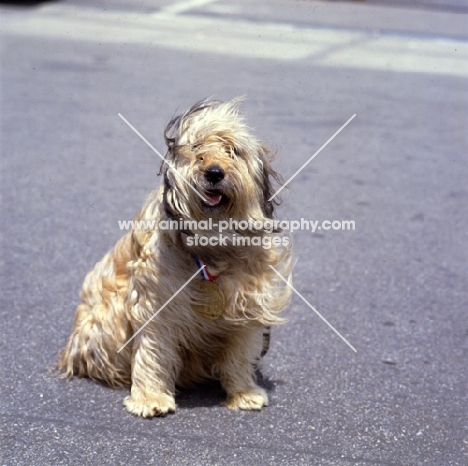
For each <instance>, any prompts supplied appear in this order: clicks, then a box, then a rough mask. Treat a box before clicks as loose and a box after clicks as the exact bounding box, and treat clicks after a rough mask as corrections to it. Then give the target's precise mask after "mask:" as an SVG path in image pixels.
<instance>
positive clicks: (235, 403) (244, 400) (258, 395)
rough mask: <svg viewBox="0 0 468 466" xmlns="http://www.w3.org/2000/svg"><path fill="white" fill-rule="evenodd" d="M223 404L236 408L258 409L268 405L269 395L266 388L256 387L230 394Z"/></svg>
mask: <svg viewBox="0 0 468 466" xmlns="http://www.w3.org/2000/svg"><path fill="white" fill-rule="evenodd" d="M222 405H223V406H226V408H229V409H234V410H235V409H246V410H249V411H258V410H260V409H262V408H263V407H264V406H268V396H267V394H266V392H265V390H263V389H262V388H260V387H255V388H251V389H249V390H246V391H242V392H236V393H230V394H228V397H227V400H226V401H224V402H223V403H222Z"/></svg>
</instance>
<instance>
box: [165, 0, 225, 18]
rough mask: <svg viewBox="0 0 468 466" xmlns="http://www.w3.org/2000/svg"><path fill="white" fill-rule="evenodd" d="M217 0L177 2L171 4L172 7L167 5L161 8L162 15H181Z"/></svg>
mask: <svg viewBox="0 0 468 466" xmlns="http://www.w3.org/2000/svg"><path fill="white" fill-rule="evenodd" d="M216 1H218V0H187V1H186V2H178V3H173V4H172V5H168V6H166V7H164V8H162V10H161V11H162V12H163V13H166V14H167V13H168V14H171V15H175V14H179V13H183V12H185V11H188V10H192V9H193V8H197V7H201V6H205V5H208V4H209V3H214V2H216Z"/></svg>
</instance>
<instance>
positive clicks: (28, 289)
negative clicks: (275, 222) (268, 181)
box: [0, 0, 468, 466]
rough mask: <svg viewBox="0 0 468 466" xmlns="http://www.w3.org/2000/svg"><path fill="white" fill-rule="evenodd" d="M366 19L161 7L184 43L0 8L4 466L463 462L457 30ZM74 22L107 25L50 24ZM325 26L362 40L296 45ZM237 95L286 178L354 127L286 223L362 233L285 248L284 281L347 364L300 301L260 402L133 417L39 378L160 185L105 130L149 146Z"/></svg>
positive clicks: (466, 455) (91, 387)
mask: <svg viewBox="0 0 468 466" xmlns="http://www.w3.org/2000/svg"><path fill="white" fill-rule="evenodd" d="M381 3H382V2H367V3H363V2H351V3H341V2H330V3H325V2H312V1H310V2H294V1H290V2H286V1H279V0H272V1H267V0H259V1H258V2H256V4H255V7H253V6H248V5H249V4H248V2H247V1H242V0H222V1H220V2H215V3H209V4H205V5H199V6H198V7H194V8H188V9H185V10H183V11H180V12H178V13H177V17H178V18H182V20H185V19H187V20H190V21H191V23H190V24H193V25H195V26H193V27H194V28H195V29H194V31H193V34H192V33H190V29H187V28H188V26H187V27H185V26H181V25H178V23H177V24H176V23H174V24H175V26H174V27H172V26H171V27H170V28H169V29H167V30H165V32H164V31H163V32H161V31H162V30H163V29H164V27H166V26H164V24H169V23H163V22H162V21H164V18H163V19H158V17H155V19H154V21H155V23H154V28H150V29H149V30H147V29H146V23H138V21H142V22H144V21H147V19H146V18H147V17H148V15H151V14H152V13H157V12H158V11H159V7H164V6H166V7H167V6H168V5H169V2H153V3H152V4H150V2H132V1H131V0H127V2H114V3H112V7H110V6H109V5H110V2H106V1H102V2H95V3H91V2H77V1H76V2H73V1H69V2H56V3H51V4H44V5H42V6H40V7H35V8H32V9H23V8H18V7H7V6H2V7H1V10H0V12H1V14H2V20H1V21H2V28H1V30H2V33H1V44H2V58H1V61H2V63H1V65H2V66H1V99H2V102H1V109H2V111H1V114H0V118H1V125H2V126H1V149H2V161H1V172H0V177H1V178H0V180H1V196H2V198H1V209H2V210H1V216H0V220H1V235H2V236H1V241H2V243H1V248H2V249H1V256H0V261H1V262H0V264H1V273H2V292H1V294H0V303H1V304H0V312H1V322H2V324H1V336H2V337H1V353H0V354H1V400H2V403H1V415H2V440H1V448H2V450H1V465H4V466H12V465H83V464H86V465H127V464H158V465H163V464H164V465H181V464H188V465H256V464H258V465H324V466H325V465H327V466H328V465H340V466H341V465H386V466H390V465H392V466H396V465H398V466H414V465H431V466H447V465H450V466H452V465H460V466H461V465H466V464H468V397H467V387H468V374H467V357H468V319H467V308H468V276H467V270H468V260H467V259H468V247H467V246H468V157H467V142H468V141H467V123H468V121H467V100H468V99H467V80H466V76H467V75H468V71H467V65H466V60H465V57H466V42H467V16H466V14H464V13H463V12H461V11H460V10H457V11H458V12H454V10H453V8H452V9H445V10H444V9H443V8H442V9H437V10H436V9H431V8H424V7H423V6H421V7H420V8H416V6H415V5H410V6H408V5H406V6H402V7H401V8H391V7H389V6H388V4H387V5H382V4H381ZM426 3H432V4H435V3H436V2H434V1H432V2H426ZM452 3H453V4H457V6H460V5H461V6H462V7H464V6H466V4H462V2H456V1H454V2H452ZM440 5H442V6H443V2H439V6H440ZM75 7H76V8H77V10H75V9H74V8H75ZM81 8H82V9H87V10H86V11H91V13H92V14H91V16H90V17H91V18H95V20H96V24H97V28H98V30H102V31H105V30H106V31H108V32H107V33H104V32H103V33H102V37H101V36H100V35H99V34H97V35H93V34H94V32H93V30H92V24H93V23H92V21H91V20H88V22H86V21H83V22H81V23H73V22H70V23H67V22H64V18H67V20H68V19H69V20H70V21H80V19H79V14H81V13H77V12H79V11H81V10H80V9H81ZM94 12H95V13H94ZM116 12H117V14H118V16H117V19H118V20H119V21H121V24H120V23H118V22H115V17H114V16H113V17H112V18H114V19H113V20H112V21H114V22H113V23H112V25H110V26H109V25H108V24H107V22H106V21H107V19H106V18H108V17H110V16H109V15H112V14H116ZM119 12H120V13H119ZM77 15H78V16H77ZM50 18H52V19H53V21H56V24H55V23H46V21H48V20H49V19H50ZM54 18H55V19H54ZM77 18H78V19H77ZM130 20H131V21H133V23H132V24H133V25H132V26H131V27H132V28H133V29H132V31H133V30H134V31H135V36H132V35H131V34H133V32H132V33H131V34H130V33H129V35H128V37H127V36H125V34H126V32H125V31H126V30H128V28H129V27H130V26H128V24H127V23H125V21H130ZM109 21H110V20H109ZM168 21H169V20H168ZM205 21H208V22H206V23H205ZM224 21H226V22H224ZM245 21H247V22H248V25H246V23H245ZM45 24H47V26H44V25H45ZM54 24H55V25H54ZM59 24H60V25H63V26H60V27H59V26H58V25H59ZM76 24H78V25H81V26H80V27H75V28H73V25H75V26H76ZM171 24H172V23H171ZM281 24H283V25H284V24H288V25H290V29H288V28H287V27H284V28H283V26H281ZM197 25H201V30H200V28H198V26H197ZM190 27H191V26H190ZM211 27H213V28H214V29H213V31H216V30H217V31H218V32H216V34H219V35H218V36H216V35H215V32H213V31H211V30H210V31H208V29H207V28H211ZM247 27H253V28H254V30H255V28H258V34H257V35H255V34H253V35H250V36H249V35H248V34H247V33H245V35H243V34H244V32H243V31H246V30H247V29H246V28H247ZM99 28H101V29H99ZM106 28H111V29H106ZM112 28H114V29H112ZM171 28H172V29H171ZM178 28H181V29H180V33H178V31H179V29H178ZM184 28H185V29H184ZM197 28H198V29H197ZM223 28H224V29H223ZM81 29H82V30H81ZM205 29H206V30H207V33H206V35H205V34H204V33H203V30H205ZM140 30H141V34H155V35H156V34H164V35H162V36H161V37H159V36H158V37H159V38H158V39H154V41H153V40H152V39H149V40H147V39H145V38H143V39H141V40H139V39H138V38H137V35H138V34H139V32H138V31H140ZM109 31H110V32H109ZM288 31H289V32H288ZM361 33H362V34H365V35H366V37H371V38H372V37H374V38H375V39H376V41H377V42H376V43H375V45H372V44H374V43H370V42H369V41H370V39H368V38H367V39H365V41H364V42H363V39H362V37H361V36H359V34H361ZM106 34H107V35H106ZM275 34H277V35H275ZM295 34H296V35H297V37H298V39H297V41H296V42H295V40H293V39H291V37H296V36H295ZM327 34H328V35H327ZM335 34H338V35H340V34H349V35H350V36H349V37H350V38H351V39H350V40H354V39H353V37H354V36H353V34H358V36H356V41H355V42H350V43H349V44H348V45H346V47H344V49H343V50H338V48H339V47H340V46H339V45H336V46H333V45H332V46H330V48H329V49H328V48H327V49H326V50H325V51H324V50H322V51H320V50H319V51H318V52H317V54H315V53H308V50H309V48H310V50H312V47H314V46H315V45H317V44H318V45H320V44H321V43H323V41H326V40H328V39H327V38H328V37H329V36H330V37H332V39H330V41H331V43H332V42H333V41H334V40H335V39H334V38H335ZM228 36H229V37H231V36H232V37H233V38H234V39H233V40H234V41H233V42H223V41H224V40H225V38H226V37H228ZM238 36H239V37H241V38H242V40H243V41H244V42H242V43H240V42H239V44H240V45H239V46H237V45H236V42H235V39H236V37H238ZM114 37H115V41H114ZM141 37H146V36H141ZM272 38H276V39H275V40H276V42H274V44H273V43H272V44H273V45H271V47H269V42H268V41H269V40H272ZM101 39H102V40H101ZM128 39H130V40H128ZM166 39H168V40H166ZM205 39H206V40H205ZM226 40H227V39H226ZM240 40H241V39H239V41H240ZM346 40H347V39H346ZM386 40H387V41H389V42H388V43H387V42H385V41H386ZM204 41H205V42H204ZM218 41H219V43H220V44H221V45H222V46H220V47H221V48H220V49H219V50H214V47H216V45H217V43H218ZM366 41H367V42H366ZM402 41H403V42H402ZM418 41H419V42H418ZM175 44H179V45H175ZM194 44H195V45H194ZM197 44H202V45H197ZM229 44H231V45H229ZM282 44H284V45H285V46H287V47H289V48H290V52H291V53H290V54H289V53H286V54H284V55H283V52H284V50H283V49H282V48H281V47H282ZM363 44H364V45H363ZM366 44H368V45H366ZM369 44H370V45H369ZM402 44H403V45H402ZM405 44H406V45H405ZM425 44H428V45H427V47H428V49H423V47H425ZM353 46H356V47H361V46H362V47H368V48H363V49H356V50H357V51H356V50H355V49H353V48H352V47H353ZM197 47H199V48H197ZM262 47H263V48H262ZM402 47H403V48H402ZM404 47H406V48H404ZM418 47H420V48H418ZM421 47H422V48H421ZM437 47H447V48H445V49H443V50H442V51H440V50H439V49H438V48H437ZM463 48H465V49H464V51H463V50H462V49H463ZM302 50H304V51H305V52H304V53H302V52H301V51H302ZM402 50H403V51H404V53H406V52H408V53H412V52H411V51H412V50H426V51H425V52H424V53H423V52H420V53H418V52H417V53H416V55H414V56H413V55H411V56H410V58H409V59H407V60H406V59H403V55H402V54H403V52H402ZM427 50H429V52H428V51H427ZM431 50H434V53H433V55H434V56H433V57H432V55H431V53H432V52H431ZM366 51H371V52H372V54H373V55H372V54H371V55H370V57H371V58H370V59H369V60H367V59H366V58H365V55H364V52H366ZM296 52H297V54H296ZM371 52H369V53H371ZM366 53H367V52H366ZM462 53H464V54H465V55H460V54H462ZM334 54H335V55H334ZM386 54H388V55H386ZM428 54H429V55H431V57H432V58H431V60H432V59H433V60H434V61H430V62H429V61H425V60H429V59H428V58H427V57H428ZM457 54H458V55H457ZM324 56H325V58H324ZM381 56H384V57H387V58H386V59H385V60H386V61H385V62H382V63H380V61H379V57H381ZM411 57H412V58H411ZM419 60H422V62H421V63H422V64H418V63H419ZM446 60H451V61H446ZM428 63H431V66H427V64H428ZM432 65H433V66H432ZM439 65H440V66H439ZM446 66H447V68H445V67H446ZM242 94H248V99H247V100H246V102H245V104H244V105H243V109H244V111H245V113H246V114H247V115H248V120H249V122H250V123H251V126H253V127H254V128H255V130H256V132H257V133H258V134H259V135H260V136H261V137H262V138H264V139H265V140H266V141H268V142H270V143H271V144H273V145H276V146H277V148H278V152H279V155H278V158H277V161H276V167H277V169H278V170H279V171H281V172H282V174H283V175H284V177H285V179H287V178H288V177H289V176H290V175H292V174H293V173H294V172H295V171H296V170H297V169H298V168H299V167H300V166H301V165H302V164H303V163H304V162H305V160H307V159H308V158H309V157H310V156H311V155H312V154H313V153H314V152H315V151H316V150H317V149H318V148H319V147H320V146H321V145H322V144H323V143H324V142H325V141H326V140H327V139H328V138H329V137H330V136H331V135H332V134H333V133H334V132H335V131H336V130H337V129H338V128H339V127H340V126H341V125H342V124H343V123H344V122H345V121H346V120H347V119H348V118H349V117H350V116H351V115H353V114H355V113H356V114H357V117H356V118H355V119H354V120H353V121H352V122H351V123H350V124H349V126H348V127H347V128H346V129H345V130H343V132H342V133H341V134H340V135H339V136H337V138H336V139H335V140H333V141H332V142H331V143H330V145H329V146H328V147H327V148H326V149H324V151H323V152H322V153H321V154H320V155H318V156H317V157H316V158H315V159H314V160H313V162H311V164H310V165H309V166H308V167H307V168H306V169H304V170H303V171H302V172H301V173H300V174H299V175H298V176H297V177H296V178H295V180H294V181H293V182H291V184H290V189H289V190H288V193H287V194H286V196H285V200H284V203H283V205H282V207H281V210H280V213H279V216H280V217H281V218H289V219H300V218H301V217H302V218H307V219H311V220H320V221H322V220H344V219H346V220H348V219H352V220H354V221H355V222H356V230H355V231H328V232H324V231H321V232H316V233H315V234H311V233H310V232H307V231H299V232H296V233H295V234H294V241H295V256H296V258H297V264H296V267H295V272H294V284H295V287H296V288H297V290H298V291H299V292H301V293H302V295H303V296H304V297H305V298H306V299H307V300H308V301H309V302H310V303H311V304H312V305H313V306H315V307H316V308H317V310H318V311H320V312H321V313H322V314H323V316H324V317H326V318H327V319H328V320H329V321H330V323H331V324H332V325H333V326H334V327H335V328H336V329H337V330H338V331H339V332H340V333H341V334H342V335H343V336H344V337H345V338H346V339H347V340H349V342H350V343H351V344H352V345H353V346H354V347H355V348H356V349H357V352H356V353H354V352H353V351H352V350H351V349H350V348H349V347H348V346H347V345H346V344H345V343H344V342H343V341H342V340H341V339H340V338H339V337H338V336H337V335H336V334H335V333H333V332H332V331H331V330H330V328H328V327H327V326H326V325H325V324H324V322H322V321H321V320H320V319H319V318H318V316H316V315H315V314H314V313H313V312H312V311H311V310H310V309H309V308H308V307H307V306H305V304H304V303H303V302H302V301H301V300H300V299H299V298H298V297H297V296H296V297H294V299H293V302H292V304H291V306H290V308H289V309H288V311H287V316H288V318H289V322H288V324H286V325H284V326H282V327H279V328H276V329H274V333H273V338H272V345H271V349H270V352H269V353H268V355H267V356H266V357H265V359H264V361H263V363H262V365H261V373H262V377H261V380H260V381H261V383H262V385H263V386H264V387H265V388H266V389H267V390H268V391H269V396H270V406H269V407H268V408H266V409H265V410H263V411H262V412H260V413H251V412H230V411H228V410H226V409H224V408H222V407H220V406H219V403H220V401H221V400H222V399H223V393H222V391H221V389H220V387H219V386H218V385H217V384H210V385H207V386H202V387H200V388H199V389H198V390H194V391H182V392H180V393H179V394H178V395H177V404H178V410H177V412H176V413H175V414H174V415H172V416H168V417H166V418H163V419H159V418H154V419H151V420H146V419H141V418H136V417H133V416H131V415H129V414H128V413H127V412H126V411H125V410H124V409H123V407H122V400H123V398H124V397H125V396H126V391H125V390H112V389H110V388H107V387H105V386H101V385H98V384H96V383H92V382H90V381H88V380H72V381H71V382H65V381H63V380H60V379H58V377H57V374H56V373H55V372H54V370H53V366H54V363H55V360H56V355H57V353H58V351H59V349H60V348H61V347H62V346H63V344H64V342H65V339H66V338H67V336H68V334H69V331H70V329H71V325H72V319H73V316H74V312H75V306H76V304H77V302H78V298H77V296H78V291H79V289H80V286H81V283H82V280H83V278H84V276H85V274H86V272H87V271H88V270H89V269H90V268H91V267H92V266H93V265H94V263H95V262H96V261H98V260H99V259H100V258H101V257H102V255H103V254H104V253H105V252H106V251H107V250H108V249H109V248H110V247H111V246H112V245H113V244H114V242H115V241H116V240H117V239H118V238H119V237H120V236H121V235H122V232H121V231H120V230H119V227H118V220H129V219H132V218H133V216H134V215H135V214H136V212H137V211H138V209H139V207H140V206H141V204H142V202H143V200H144V198H145V195H146V193H147V192H148V191H149V190H150V189H152V188H153V187H155V186H157V185H158V184H159V182H160V180H159V178H158V177H157V176H156V174H157V171H158V168H159V160H158V159H157V156H156V155H155V154H154V153H153V152H152V151H151V150H150V149H149V148H148V147H147V146H146V145H145V144H144V143H143V142H142V141H141V140H140V139H139V138H138V137H137V136H136V135H135V134H134V133H133V132H132V131H131V130H130V129H129V128H128V127H127V126H126V125H125V124H124V123H123V122H122V121H121V120H120V118H118V116H117V114H118V113H119V112H120V113H122V114H123V115H124V116H125V117H126V118H127V119H128V120H129V121H130V122H132V124H134V126H136V127H137V128H138V130H139V131H140V132H141V133H142V134H143V135H145V136H146V137H147V138H148V139H149V140H150V141H151V142H152V143H153V145H154V146H155V147H156V148H159V149H160V150H163V138H162V129H163V127H164V125H165V123H166V122H167V121H168V119H169V118H170V117H171V116H172V115H173V113H174V112H175V111H176V110H177V109H183V108H185V107H186V106H188V105H190V104H192V103H193V102H195V101H196V100H199V99H200V98H203V97H206V96H211V95H215V96H216V97H217V98H220V99H230V98H232V97H234V96H236V95H242Z"/></svg>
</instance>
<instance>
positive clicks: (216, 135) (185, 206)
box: [162, 99, 280, 220]
mask: <svg viewBox="0 0 468 466" xmlns="http://www.w3.org/2000/svg"><path fill="white" fill-rule="evenodd" d="M240 100H241V99H234V100H232V101H230V102H219V101H206V100H205V101H202V102H198V103H197V104H195V105H194V106H193V107H191V108H190V109H189V110H187V111H186V112H185V113H183V114H182V115H179V116H176V117H174V118H173V119H172V120H171V121H170V122H169V123H168V125H167V127H166V130H165V133H164V135H165V140H166V144H167V147H168V150H167V154H166V162H167V163H164V164H163V166H162V173H163V174H164V185H165V192H164V203H165V210H166V213H167V215H168V216H170V217H173V218H180V217H182V218H192V219H199V220H202V219H205V218H208V217H212V218H215V219H222V218H233V219H238V220H241V219H246V218H253V219H264V218H271V217H272V216H273V211H274V207H275V202H276V198H275V200H272V201H270V200H269V199H270V197H271V196H272V195H273V192H274V191H273V188H272V181H273V180H276V181H278V182H280V177H279V175H278V174H277V173H276V172H275V171H274V170H273V168H272V166H271V154H270V151H269V150H268V149H267V147H266V146H265V145H264V144H263V143H261V142H260V141H258V140H257V139H256V138H255V137H254V136H253V135H252V133H251V132H250V130H249V128H247V126H246V125H245V123H244V120H243V118H242V116H241V115H240V114H239V110H238V103H239V102H240Z"/></svg>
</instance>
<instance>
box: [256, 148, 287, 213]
mask: <svg viewBox="0 0 468 466" xmlns="http://www.w3.org/2000/svg"><path fill="white" fill-rule="evenodd" d="M273 155H274V153H272V152H271V151H270V149H269V148H268V147H266V146H265V145H264V144H262V145H261V146H260V148H259V158H260V162H261V164H262V182H261V186H262V190H263V203H262V210H263V213H264V214H265V216H266V217H267V218H273V215H274V211H275V208H276V206H278V205H280V204H281V200H280V199H279V198H278V196H275V198H274V199H272V200H270V198H271V197H272V196H273V195H274V194H275V189H274V187H273V184H277V185H278V188H279V186H281V185H282V184H283V179H282V177H281V175H280V174H279V173H278V172H276V171H275V170H274V169H273V166H272V164H271V161H272V158H273Z"/></svg>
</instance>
